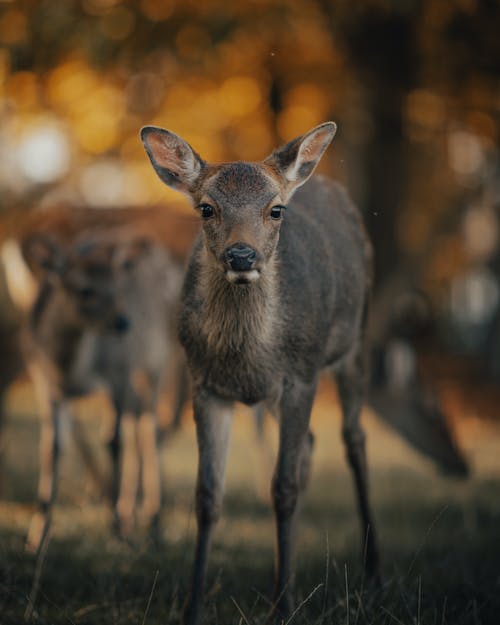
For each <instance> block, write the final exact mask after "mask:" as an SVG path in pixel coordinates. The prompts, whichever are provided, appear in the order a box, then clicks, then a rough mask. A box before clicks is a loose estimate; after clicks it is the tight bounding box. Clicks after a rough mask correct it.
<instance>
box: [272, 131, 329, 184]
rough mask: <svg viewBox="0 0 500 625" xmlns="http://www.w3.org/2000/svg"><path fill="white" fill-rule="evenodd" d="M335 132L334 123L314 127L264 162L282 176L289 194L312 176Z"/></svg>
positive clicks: (276, 151)
mask: <svg viewBox="0 0 500 625" xmlns="http://www.w3.org/2000/svg"><path fill="white" fill-rule="evenodd" d="M336 131H337V126H336V124H335V123H334V122H326V123H325V124H321V125H320V126H316V128H313V129H312V130H310V131H309V132H308V133H306V134H305V135H302V136H301V137H297V138H296V139H294V140H293V141H290V142H289V143H287V144H286V145H284V146H282V147H281V148H278V149H277V150H275V151H274V152H273V153H272V154H271V156H269V157H268V158H267V159H266V160H265V161H264V162H266V163H268V164H269V165H271V166H272V167H274V169H276V171H277V172H278V173H279V174H280V175H281V176H282V179H283V181H284V182H285V185H286V189H287V192H288V193H289V194H292V193H293V191H294V190H295V189H296V188H297V187H299V186H300V185H301V184H304V182H306V180H307V179H308V178H309V177H310V176H311V175H312V173H313V171H314V170H315V168H316V165H317V164H318V163H319V161H320V159H321V157H322V156H323V154H324V152H325V150H326V148H327V147H328V145H329V144H330V141H331V140H332V139H333V137H334V136H335V133H336Z"/></svg>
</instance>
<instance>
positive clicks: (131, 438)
mask: <svg viewBox="0 0 500 625" xmlns="http://www.w3.org/2000/svg"><path fill="white" fill-rule="evenodd" d="M120 438H121V448H122V454H121V456H122V458H121V474H120V489H119V491H120V493H119V496H118V500H117V503H116V510H115V518H116V520H117V529H118V534H119V535H120V536H121V537H123V538H128V537H129V536H130V534H131V532H132V528H133V526H134V520H135V519H134V514H135V503H136V497H137V489H138V486H139V443H138V435H137V418H136V416H135V414H133V413H131V412H124V414H123V416H122V419H121V427H120Z"/></svg>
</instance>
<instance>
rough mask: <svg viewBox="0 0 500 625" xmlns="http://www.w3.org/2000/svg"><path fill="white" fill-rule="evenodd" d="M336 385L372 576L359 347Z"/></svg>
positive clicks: (374, 547) (374, 556) (375, 562)
mask: <svg viewBox="0 0 500 625" xmlns="http://www.w3.org/2000/svg"><path fill="white" fill-rule="evenodd" d="M336 380H337V388H338V394H339V399H340V404H341V407H342V413H343V415H342V437H343V440H344V445H345V448H346V455H347V461H348V463H349V466H350V468H351V471H352V475H353V478H354V483H355V486H356V495H357V502H358V509H359V515H360V519H361V530H362V545H363V557H365V550H366V562H365V566H366V572H367V573H368V574H369V575H370V576H372V577H378V575H379V560H380V558H379V551H378V544H377V535H376V531H375V525H374V521H373V515H372V512H371V507H370V502H369V496H368V467H367V461H366V451H365V434H364V431H363V429H362V427H361V424H360V414H361V408H362V406H363V400H364V387H365V379H364V363H363V355H362V350H361V348H360V347H358V348H356V349H355V350H353V352H352V353H351V354H349V356H348V357H346V359H345V360H344V361H343V362H342V363H341V365H340V366H339V368H338V370H337V371H336Z"/></svg>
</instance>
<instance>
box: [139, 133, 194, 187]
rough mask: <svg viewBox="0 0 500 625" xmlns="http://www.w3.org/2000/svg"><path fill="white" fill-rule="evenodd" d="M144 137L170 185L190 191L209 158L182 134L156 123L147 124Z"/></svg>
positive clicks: (144, 142) (147, 147)
mask: <svg viewBox="0 0 500 625" xmlns="http://www.w3.org/2000/svg"><path fill="white" fill-rule="evenodd" d="M141 139H142V142H143V144H144V148H145V149H146V153H147V155H148V156H149V159H150V161H151V164H152V165H153V167H154V169H155V171H156V173H157V174H158V176H159V177H160V179H161V180H162V181H163V182H164V183H165V184H167V185H168V186H169V187H173V188H174V189H178V190H179V191H182V192H184V193H187V194H190V193H191V192H192V190H193V187H194V186H195V183H196V181H197V179H198V178H199V176H200V174H201V172H202V170H203V169H204V168H205V165H206V164H205V161H204V160H203V159H202V158H201V157H200V156H199V155H198V154H197V152H195V151H194V150H193V148H192V147H191V146H190V145H189V143H187V141H184V139H182V138H181V137H179V136H178V135H176V134H174V133H173V132H170V131H169V130H165V129H163V128H158V127H156V126H145V127H144V128H142V130H141Z"/></svg>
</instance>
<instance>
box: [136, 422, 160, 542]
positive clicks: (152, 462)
mask: <svg viewBox="0 0 500 625" xmlns="http://www.w3.org/2000/svg"><path fill="white" fill-rule="evenodd" d="M157 433H158V428H157V422H156V415H155V413H154V412H143V413H142V414H141V416H140V418H139V448H140V455H141V461H142V494H143V504H142V507H143V511H144V514H145V516H146V519H147V522H148V525H149V527H150V532H151V537H152V538H153V540H157V539H158V532H159V516H160V507H161V480H160V459H159V454H158V435H157Z"/></svg>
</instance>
